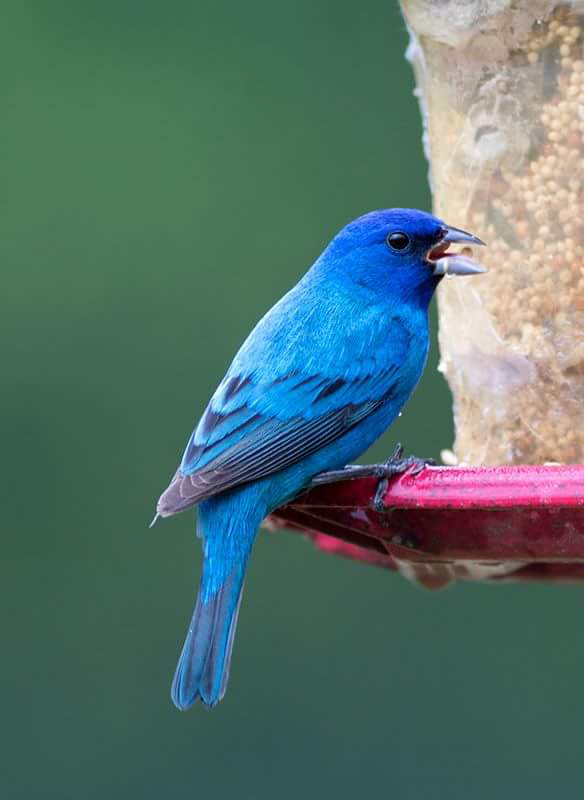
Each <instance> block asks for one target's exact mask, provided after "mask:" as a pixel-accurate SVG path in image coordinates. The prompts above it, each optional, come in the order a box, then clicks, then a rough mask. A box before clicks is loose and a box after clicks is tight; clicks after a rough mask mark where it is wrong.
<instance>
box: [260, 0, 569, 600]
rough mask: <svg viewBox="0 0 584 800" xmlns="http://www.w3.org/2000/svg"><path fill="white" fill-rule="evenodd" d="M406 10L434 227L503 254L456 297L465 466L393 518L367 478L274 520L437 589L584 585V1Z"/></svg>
mask: <svg viewBox="0 0 584 800" xmlns="http://www.w3.org/2000/svg"><path fill="white" fill-rule="evenodd" d="M401 6H402V11H403V14H404V17H405V19H406V22H407V25H408V30H409V34H410V44H409V47H408V51H407V57H408V59H409V60H410V62H411V63H412V66H413V68H414V73H415V77H416V83H417V89H416V94H417V97H418V100H419V103H420V108H421V112H422V118H423V122H424V147H425V151H426V155H427V158H428V161H429V164H430V183H431V189H432V195H433V201H434V212H435V213H436V214H437V216H439V217H441V218H442V219H444V220H447V221H448V222H449V223H451V224H453V225H456V226H459V227H461V228H466V229H467V230H471V231H472V232H473V233H475V234H477V235H478V236H479V237H480V238H481V239H483V240H484V241H485V242H486V243H487V245H488V247H487V249H486V250H485V251H484V252H481V254H480V260H481V262H482V263H484V264H485V265H486V266H487V267H488V268H489V275H488V276H487V277H485V278H483V279H481V280H480V281H475V282H474V283H473V285H470V286H469V284H468V283H466V282H465V284H464V286H463V285H461V282H457V281H456V280H452V281H449V280H445V281H443V282H442V285H441V286H440V288H439V291H438V307H439V344H440V353H441V365H440V369H441V371H442V372H443V373H444V375H445V377H446V379H447V381H448V383H449V385H450V388H451V390H452V395H453V404H454V420H455V430H456V437H455V442H454V445H453V451H454V452H453V454H451V457H450V459H449V460H450V461H451V462H452V463H453V464H455V465H456V466H454V467H450V468H430V469H426V470H424V472H422V473H421V474H420V475H418V476H411V475H410V476H408V475H406V476H402V477H401V478H396V479H393V480H392V481H391V482H390V484H389V488H388V491H387V493H386V495H385V498H384V504H385V507H386V511H385V513H379V512H377V511H375V510H374V509H372V507H371V500H372V496H373V493H374V486H373V484H372V482H371V481H368V480H359V481H353V482H346V483H344V484H338V485H336V486H334V485H333V486H330V487H322V488H319V489H318V490H313V491H312V492H310V493H308V494H307V495H306V496H304V497H302V498H300V499H299V500H298V501H295V502H294V503H292V504H291V505H290V506H287V507H286V508H284V509H280V510H279V511H278V512H276V514H275V515H274V517H273V519H274V520H275V522H276V524H280V525H281V524H286V525H287V526H288V527H289V526H290V525H293V526H295V527H296V528H300V529H303V530H305V531H307V532H308V533H309V534H310V536H311V537H312V538H313V539H314V541H315V542H316V544H317V546H318V547H321V548H322V549H325V550H327V551H330V552H338V553H341V554H344V555H349V556H351V557H354V558H358V559H361V560H365V561H369V562H373V563H377V564H381V565H383V566H388V567H392V568H394V569H399V570H400V571H401V572H402V573H403V574H406V575H407V576H408V577H411V578H413V579H415V580H417V581H418V582H421V583H422V584H424V585H426V586H429V587H437V586H441V585H443V584H444V583H446V582H448V581H449V580H451V579H453V578H467V579H481V580H482V579H488V580H502V579H509V578H510V577H512V578H514V579H515V578H539V579H549V580H561V579H576V580H581V579H583V578H584V467H583V466H575V465H577V464H578V463H582V462H584V424H583V415H584V0H571V2H563V3H559V2H557V1H556V2H553V1H552V0H401ZM549 462H557V466H550V465H548V463H549ZM465 465H472V467H468V466H465ZM517 465H522V466H517ZM529 465H532V466H529Z"/></svg>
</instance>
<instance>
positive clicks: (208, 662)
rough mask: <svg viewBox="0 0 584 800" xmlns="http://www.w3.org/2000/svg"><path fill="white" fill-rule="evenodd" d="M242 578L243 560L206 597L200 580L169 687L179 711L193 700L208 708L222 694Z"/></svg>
mask: <svg viewBox="0 0 584 800" xmlns="http://www.w3.org/2000/svg"><path fill="white" fill-rule="evenodd" d="M244 577H245V563H244V564H241V565H237V566H235V567H234V568H233V570H232V571H231V573H230V575H229V577H228V578H227V579H226V580H225V582H224V583H223V584H222V586H221V587H220V589H219V590H218V591H217V592H216V593H215V594H214V595H213V596H212V597H210V598H209V599H207V600H204V599H203V598H204V594H203V581H201V588H200V589H199V596H198V597H197V604H196V606H195V610H194V612H193V618H192V620H191V624H190V626H189V632H188V634H187V638H186V640H185V643H184V646H183V649H182V653H181V655H180V658H179V661H178V665H177V668H176V672H175V674H174V680H173V682H172V688H171V697H172V700H173V702H174V704H175V705H176V706H177V708H179V709H180V710H181V711H186V709H187V708H190V706H192V705H193V703H194V702H195V701H196V700H197V699H200V700H201V701H202V702H203V703H204V704H205V705H206V706H209V707H212V706H214V705H215V704H216V703H218V702H219V700H221V698H222V697H223V695H224V694H225V690H226V688H227V681H228V679H229V662H230V661H231V650H232V648H233V639H234V636H235V628H236V626H237V615H238V613H239V604H240V603H241V594H242V589H243V581H244Z"/></svg>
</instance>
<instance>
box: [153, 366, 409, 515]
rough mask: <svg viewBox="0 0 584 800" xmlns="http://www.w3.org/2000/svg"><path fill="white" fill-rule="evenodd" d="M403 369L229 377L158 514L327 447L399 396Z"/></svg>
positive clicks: (200, 428) (181, 506) (170, 511)
mask: <svg viewBox="0 0 584 800" xmlns="http://www.w3.org/2000/svg"><path fill="white" fill-rule="evenodd" d="M396 372H397V370H396V368H395V367H394V366H390V367H389V368H388V369H386V370H382V371H379V372H377V373H375V374H374V375H371V374H369V375H367V374H365V375H360V376H358V377H355V378H353V379H342V378H338V377H337V378H332V377H331V378H329V377H327V376H324V375H318V374H316V375H308V376H307V375H306V374H302V373H301V372H299V371H297V372H294V373H290V374H289V375H286V376H280V377H277V378H275V379H274V380H272V381H271V382H270V383H266V382H261V383H254V381H253V380H252V379H251V378H250V377H249V376H245V377H243V376H237V375H236V376H233V375H229V374H228V376H226V378H225V379H224V381H223V382H222V383H221V385H220V386H219V388H218V389H217V392H216V393H215V395H214V396H213V398H212V400H211V402H210V403H209V406H208V407H207V409H206V411H205V413H204V414H203V416H202V418H201V421H200V422H199V424H198V426H197V428H196V429H195V431H194V433H193V435H192V436H191V439H190V440H189V443H188V445H187V448H186V450H185V454H184V456H183V460H182V463H181V465H180V467H179V469H178V470H177V472H176V474H175V476H174V478H173V480H172V481H171V483H170V485H169V487H168V489H167V490H166V491H165V492H164V493H163V494H162V496H161V498H160V500H159V502H158V513H159V514H160V515H161V516H169V515H170V514H175V513H177V512H178V511H181V510H183V509H184V508H187V507H188V506H191V505H193V504H195V503H198V502H200V501H201V500H204V499H206V498H208V497H211V496H212V495H214V494H217V493H218V492H222V491H226V490H227V489H230V488H232V487H234V486H237V485H239V484H242V483H247V482H248V481H252V480H257V479H259V478H263V477H265V476H266V475H270V474H272V473H274V472H278V471H280V470H283V469H285V468H287V467H289V466H291V465H292V464H294V463H296V462H298V461H300V460H302V459H304V458H306V457H307V456H309V455H311V454H312V453H314V452H316V451H317V450H319V449H321V448H323V447H326V446H327V445H328V444H331V443H332V442H333V441H335V439H337V438H338V437H339V436H342V434H343V433H345V432H346V431H348V430H349V429H350V428H352V427H353V426H354V425H356V424H357V423H358V422H360V421H361V420H362V419H364V418H365V417H367V416H368V415H369V414H371V413H372V412H373V411H375V410H376V409H378V408H379V407H380V406H381V405H382V404H383V403H385V402H386V401H387V400H389V399H390V398H391V397H392V396H393V393H394V386H395V380H396ZM333 403H334V405H333V407H332V408H331V404H333ZM276 410H278V412H279V413H278V412H277V411H276Z"/></svg>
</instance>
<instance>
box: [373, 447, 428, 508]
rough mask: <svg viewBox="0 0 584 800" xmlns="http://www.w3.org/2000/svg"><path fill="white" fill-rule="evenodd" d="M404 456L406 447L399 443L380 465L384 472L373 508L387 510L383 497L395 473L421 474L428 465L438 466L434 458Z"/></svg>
mask: <svg viewBox="0 0 584 800" xmlns="http://www.w3.org/2000/svg"><path fill="white" fill-rule="evenodd" d="M403 456H404V449H403V447H402V446H401V444H398V445H396V447H395V449H394V451H393V453H392V454H391V456H390V457H389V459H388V460H387V461H386V462H385V464H380V465H379V466H380V467H381V469H382V470H383V472H382V474H381V475H380V481H379V483H378V484H377V488H376V490H375V495H374V497H373V508H374V509H375V510H376V511H379V512H382V511H385V503H384V502H383V498H384V497H385V493H386V491H387V486H388V483H389V479H390V478H391V477H393V476H394V475H401V474H402V473H404V472H407V473H408V474H409V475H419V473H420V472H422V470H423V469H425V468H426V467H435V466H436V461H435V460H434V459H433V458H420V457H419V456H406V457H405V458H404V457H403Z"/></svg>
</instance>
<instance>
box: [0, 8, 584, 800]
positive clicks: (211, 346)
mask: <svg viewBox="0 0 584 800" xmlns="http://www.w3.org/2000/svg"><path fill="white" fill-rule="evenodd" d="M406 43H407V36H406V31H405V27H404V24H403V22H402V21H401V19H400V16H399V13H398V9H397V4H396V3H395V2H394V1H393V0H383V2H381V1H380V0H371V1H370V2H367V3H362V4H355V3H350V2H347V1H346V0H336V2H332V0H316V2H315V0H299V1H297V2H293V3H292V2H281V3H277V4H274V3H269V2H262V0H250V2H247V3H245V4H241V3H237V2H234V1H233V0H220V2H217V0H214V2H210V0H206V1H205V2H201V1H200V2H192V0H189V1H187V0H184V1H183V0H167V2H166V3H161V2H153V1H152V0H141V2H138V0H116V2H113V1H112V0H107V1H105V0H102V2H100V3H84V2H79V0H76V2H73V0H69V1H68V2H66V1H65V0H52V2H51V3H41V2H38V3H34V2H33V3H22V2H19V3H16V2H7V3H5V4H4V6H3V25H2V32H1V33H0V44H1V46H0V62H1V65H2V75H3V82H2V83H3V95H4V103H3V105H4V113H3V114H2V123H1V128H0V130H1V136H2V149H3V153H4V158H3V179H2V190H1V192H0V194H1V196H2V199H3V202H2V212H1V215H0V226H1V235H0V248H1V250H2V268H3V273H4V279H3V285H2V294H1V296H2V305H3V310H2V315H1V320H2V322H1V324H2V327H3V335H2V337H1V346H2V348H3V353H2V361H1V363H2V365H3V373H4V375H3V378H4V386H3V393H2V394H3V400H4V408H3V413H2V423H3V433H2V443H3V448H2V453H3V456H4V457H3V459H2V466H3V470H4V475H3V479H2V485H3V487H4V489H5V496H4V502H3V509H2V520H3V525H4V537H3V551H4V552H3V559H2V566H3V576H2V587H3V603H2V610H1V612H0V613H1V620H0V622H1V626H2V628H1V630H2V658H1V662H0V663H1V666H0V673H1V685H2V690H3V701H2V726H1V731H2V732H1V734H0V735H1V737H2V742H1V746H0V796H1V797H2V798H7V799H8V798H10V799H12V798H59V800H61V799H62V798H75V799H76V800H77V799H78V798H84V799H85V798H87V799H88V800H93V799H94V798H105V797H107V798H114V799H116V800H117V798H120V800H121V799H122V798H124V800H129V799H130V798H185V797H209V798H229V797H237V798H250V800H262V799H263V798H273V797H277V798H297V797H318V796H323V797H337V798H352V797H355V796H356V795H357V794H359V795H364V796H366V797H370V796H391V797H398V798H445V797H447V798H461V800H462V798H469V797H472V798H492V797H493V796H499V797H501V796H502V797H529V798H548V797H549V796H550V795H551V794H552V792H557V790H558V789H563V790H564V796H567V794H568V793H569V795H572V796H578V795H577V793H578V787H580V790H581V785H582V779H583V778H584V766H583V764H584V760H583V758H582V744H581V730H582V726H581V723H580V709H581V705H582V695H583V694H584V689H582V681H581V673H582V667H581V665H582V660H583V656H584V648H583V644H582V642H583V639H584V636H583V634H582V629H581V628H582V626H581V624H580V620H581V618H582V605H583V603H582V590H581V589H580V588H577V587H571V588H570V587H569V588H545V587H539V586H512V585H511V586H497V587H493V586H477V585H464V586H458V587H455V588H452V589H449V590H447V591H444V592H441V593H437V594H431V593H424V592H423V591H421V590H418V589H416V588H414V587H412V586H410V585H409V584H408V583H406V581H404V580H403V579H401V578H400V577H398V576H396V575H393V574H391V573H387V572H384V571H382V570H376V569H374V568H372V567H366V566H363V565H359V564H354V563H350V562H348V561H344V560H341V559H336V558H333V557H330V556H326V555H322V554H319V553H317V552H315V551H314V550H313V549H312V547H311V546H310V545H309V544H308V543H307V542H306V541H304V540H303V539H302V538H301V537H300V536H296V535H292V534H286V533H281V534H264V535H263V536H262V537H260V539H259V541H258V543H257V546H256V548H255V552H254V557H253V560H252V563H251V567H250V575H249V579H248V581H247V589H246V594H245V597H244V603H243V608H242V613H241V616H240V625H239V631H238V638H237V644H236V647H235V655H234V661H233V670H232V679H231V685H230V689H229V692H228V694H227V698H226V700H225V701H224V702H223V703H222V704H221V705H220V706H219V707H218V708H216V709H215V710H214V711H213V712H212V713H206V712H205V711H203V710H202V709H201V708H197V709H194V710H193V711H191V712H190V713H188V714H180V713H179V712H177V711H176V710H175V709H174V707H173V706H172V705H171V703H170V699H169V694H168V692H169V685H170V680H171V677H172V673H173V670H174V666H175V662H176V659H177V656H178V653H179V650H180V647H181V646H182V641H183V636H184V633H185V630H186V626H187V623H188V620H189V618H190V614H191V608H192V604H193V599H194V594H195V587H196V583H197V581H198V573H199V567H200V553H199V543H198V542H197V541H196V540H195V538H194V535H193V515H192V514H191V513H187V514H184V515H182V516H180V517H177V518H174V519H172V520H170V521H167V522H163V523H162V524H159V525H157V526H156V528H154V529H153V530H148V528H147V524H148V522H149V521H150V518H151V516H152V512H153V508H154V503H155V500H156V498H157V496H158V494H159V492H160V490H161V489H162V488H164V486H165V484H166V481H167V479H168V477H169V476H170V474H171V473H172V471H173V469H174V468H175V465H176V463H177V460H178V458H179V456H180V454H181V451H182V448H183V446H184V443H185V441H186V438H187V436H188V434H189V433H190V430H191V428H192V426H193V424H194V423H195V421H196V420H197V418H198V416H199V414H200V413H201V411H202V409H203V407H204V404H205V402H206V400H207V398H208V396H209V394H210V393H211V392H212V390H213V389H214V387H215V385H216V384H217V382H218V380H219V379H220V378H221V377H222V375H223V372H224V369H225V368H226V366H227V364H228V362H229V360H230V358H231V356H232V355H233V353H234V350H235V349H236V347H237V345H238V344H239V342H240V341H241V340H242V338H243V337H244V336H245V334H246V333H247V332H248V330H249V329H250V327H251V326H252V325H253V323H254V322H255V321H256V320H257V319H258V317H259V316H260V315H261V314H262V313H263V312H264V311H265V310H266V309H267V308H268V307H269V305H270V304H271V303H272V302H273V301H274V300H275V299H276V298H278V297H279V296H280V295H281V294H282V293H283V292H284V291H285V290H286V289H287V288H288V287H289V286H290V285H291V284H292V283H293V282H294V281H296V279H297V278H298V277H299V275H300V274H301V273H302V272H303V271H304V270H305V268H306V267H307V266H308V265H309V264H310V263H311V261H312V260H313V259H314V258H315V257H316V255H317V254H318V253H319V252H320V250H321V248H322V247H323V245H324V244H325V243H326V242H327V240H328V239H329V238H330V237H331V235H332V234H333V233H334V232H335V231H336V230H337V229H338V228H339V227H340V226H341V225H342V224H344V223H345V222H346V221H347V220H349V219H350V218H352V217H354V216H355V215H357V214H360V213H362V212H364V211H367V210H370V209H372V208H376V207H384V206H391V205H403V206H418V207H422V208H429V194H428V189H427V184H426V170H427V167H426V163H425V161H424V158H423V154H422V146H421V140H420V137H421V128H420V121H419V115H418V109H417V105H416V102H415V99H414V97H413V96H412V89H413V81H412V76H411V73H410V69H409V67H408V66H407V64H406V63H405V61H404V58H403V52H404V49H405V47H406ZM451 222H452V223H453V224H456V222H457V220H451ZM436 363H437V357H436V350H435V349H434V353H433V357H432V360H431V363H430V365H429V368H428V370H427V373H426V375H425V377H424V380H423V382H422V384H421V386H420V388H419V391H418V393H417V395H416V397H415V399H414V400H413V401H412V402H411V403H410V405H409V407H408V409H407V412H406V413H405V414H404V416H403V417H402V418H401V419H400V420H399V422H398V423H397V424H396V426H395V429H394V430H393V431H392V432H391V434H389V435H388V436H386V438H385V439H384V440H383V441H382V442H381V443H379V444H378V446H377V447H376V448H375V450H374V451H373V453H372V454H370V455H371V457H374V458H381V457H383V456H386V455H387V454H388V452H389V450H390V448H391V446H392V445H393V443H394V442H395V440H396V439H398V438H399V439H401V440H403V441H404V442H405V443H406V444H407V449H408V451H411V452H417V453H419V454H425V455H434V456H437V455H438V453H439V450H440V448H441V447H444V446H449V445H450V443H451V440H452V424H451V419H450V400H449V394H448V390H447V388H446V385H445V384H444V382H443V380H442V378H441V377H440V376H439V375H438V373H437V371H436ZM572 634H573V637H574V638H572Z"/></svg>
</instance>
